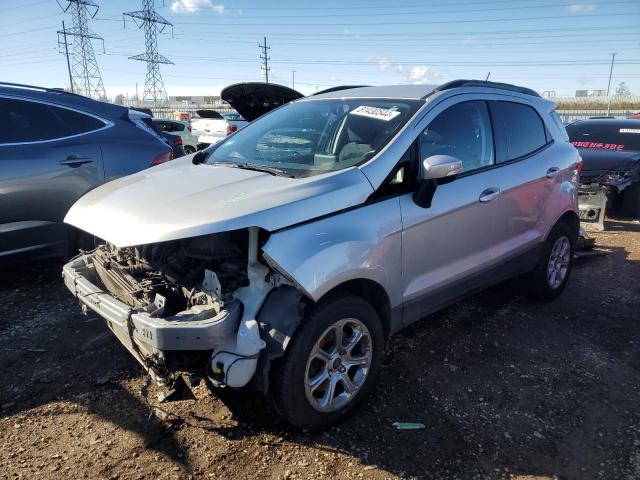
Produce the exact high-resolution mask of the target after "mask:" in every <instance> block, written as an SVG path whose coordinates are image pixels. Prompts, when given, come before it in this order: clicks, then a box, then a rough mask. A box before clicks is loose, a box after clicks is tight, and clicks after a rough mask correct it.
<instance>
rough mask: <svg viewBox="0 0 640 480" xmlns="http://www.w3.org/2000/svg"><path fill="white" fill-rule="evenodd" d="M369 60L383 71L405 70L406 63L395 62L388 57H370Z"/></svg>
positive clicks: (398, 71) (397, 71)
mask: <svg viewBox="0 0 640 480" xmlns="http://www.w3.org/2000/svg"><path fill="white" fill-rule="evenodd" d="M369 61H370V62H371V63H373V64H374V65H375V66H376V67H378V70H380V71H381V72H396V73H401V72H402V71H403V70H404V65H402V64H401V63H398V62H394V61H393V60H391V59H389V58H387V57H372V58H370V59H369Z"/></svg>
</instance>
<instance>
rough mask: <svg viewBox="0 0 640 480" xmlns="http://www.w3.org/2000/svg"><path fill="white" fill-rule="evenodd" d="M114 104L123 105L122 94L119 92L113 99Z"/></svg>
mask: <svg viewBox="0 0 640 480" xmlns="http://www.w3.org/2000/svg"><path fill="white" fill-rule="evenodd" d="M113 103H115V104H116V105H124V95H123V94H121V93H119V94H118V95H116V98H115V100H114V101H113Z"/></svg>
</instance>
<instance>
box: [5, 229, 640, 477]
mask: <svg viewBox="0 0 640 480" xmlns="http://www.w3.org/2000/svg"><path fill="white" fill-rule="evenodd" d="M608 228H609V229H610V231H609V232H607V233H601V234H595V235H594V236H595V238H596V240H597V244H598V250H599V251H602V252H604V253H606V254H605V255H603V256H598V257H592V258H586V259H582V260H580V261H579V262H578V264H577V266H576V269H575V270H574V276H573V278H572V281H571V282H570V285H569V286H568V288H567V290H566V292H565V293H564V295H563V296H562V297H561V298H560V299H559V300H557V301H556V302H554V303H552V304H547V305H539V304H534V303H531V302H529V301H527V300H525V298H524V297H522V296H520V295H519V294H518V291H517V288H515V286H514V285H513V284H502V285H499V286H497V287H495V288H492V289H490V290H488V291H486V292H484V293H482V294H480V295H478V296H475V297H473V298H469V299H468V300H465V301H463V302H460V303H459V304H457V305H454V306H452V307H450V308H448V309H446V310H445V311H443V312H441V313H439V314H436V315H434V316H432V317H430V318H429V319H427V320H425V321H423V322H420V323H419V324H417V325H414V326H412V327H410V328H408V329H407V330H405V331H403V332H402V333H401V334H399V335H397V336H396V337H394V338H392V339H391V340H390V342H389V344H388V347H387V349H386V356H385V360H384V365H383V369H382V372H381V377H380V379H379V380H380V381H379V384H378V388H377V389H376V391H375V394H374V395H373V396H372V398H371V399H370V400H369V401H368V402H367V403H366V404H364V405H362V407H361V408H359V409H358V410H357V412H356V413H355V414H354V415H353V416H352V417H351V418H349V419H348V420H347V421H345V422H344V423H343V424H341V425H340V426H338V427H335V428H333V429H331V430H329V431H326V432H324V433H309V432H304V431H299V430H296V429H294V428H291V427H289V426H288V425H287V424H285V423H284V422H283V421H282V420H280V419H279V418H278V417H277V416H275V414H274V413H273V412H272V410H271V409H270V407H269V406H268V405H267V404H266V402H265V401H264V400H263V399H262V397H261V396H260V395H258V394H255V393H254V394H251V393H246V392H235V391H230V390H222V391H219V392H217V393H216V394H215V395H212V394H211V393H209V391H208V390H207V388H206V386H205V385H204V384H201V385H200V386H198V387H197V388H195V389H194V391H193V394H194V396H195V397H196V398H195V399H187V400H182V401H178V402H172V403H164V404H161V405H160V404H158V403H157V401H156V400H155V392H154V390H153V388H151V391H150V393H149V399H150V400H149V402H150V404H148V403H147V402H146V401H145V397H144V396H143V395H142V394H141V390H144V388H143V387H144V384H145V382H144V376H143V374H142V371H141V369H140V367H138V365H137V364H136V363H135V362H134V361H133V360H132V359H131V358H130V357H129V355H128V353H127V352H126V350H125V349H124V348H123V347H121V346H120V345H119V344H118V343H117V342H116V340H115V339H114V338H113V337H112V335H111V334H110V333H108V331H107V328H106V327H105V325H104V324H103V323H102V321H101V320H99V319H95V318H89V319H87V318H86V317H84V316H83V315H82V314H81V313H80V309H79V307H78V305H77V303H76V301H75V300H74V299H73V297H72V296H71V295H70V294H69V293H68V292H67V291H66V289H65V288H64V286H63V285H62V282H61V279H60V270H61V268H60V267H61V263H60V262H44V263H37V264H30V265H20V266H17V267H11V268H7V267H3V268H2V273H3V274H2V275H1V276H0V404H1V408H2V409H1V410H0V477H1V478H25V479H32V478H47V479H49V478H69V479H70V478H111V479H116V478H118V479H129V478H131V479H143V478H225V479H226V478H231V479H236V478H242V479H248V478H266V479H282V478H285V479H287V478H291V479H297V478H341V479H342V478H344V479H346V478H367V479H368V478H373V479H386V478H414V477H415V478H447V479H455V478H459V479H468V478H483V479H484V478H504V479H519V480H524V479H528V480H533V479H548V478H559V479H592V478H593V479H600V478H602V479H607V480H612V479H640V353H639V350H638V347H639V346H640V222H638V221H624V220H616V221H611V222H608ZM152 399H153V400H152ZM158 406H159V407H161V408H162V409H163V410H158V409H157V408H156V407H158ZM151 412H155V414H152V413H151ZM395 421H406V422H423V423H424V424H425V425H426V428H425V429H424V430H414V431H396V430H395V429H394V428H393V426H392V423H393V422H395Z"/></svg>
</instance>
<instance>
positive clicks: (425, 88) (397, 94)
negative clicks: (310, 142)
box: [307, 85, 437, 100]
mask: <svg viewBox="0 0 640 480" xmlns="http://www.w3.org/2000/svg"><path fill="white" fill-rule="evenodd" d="M436 87H437V85H384V86H381V87H360V88H349V89H345V90H336V91H333V92H327V93H320V94H318V95H313V96H311V97H307V98H309V99H310V100H315V99H318V98H364V97H366V98H407V99H415V100H419V99H422V98H424V97H426V96H427V95H429V94H430V93H431V92H433V90H434V89H435V88H436Z"/></svg>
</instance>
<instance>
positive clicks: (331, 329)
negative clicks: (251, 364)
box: [270, 295, 384, 429]
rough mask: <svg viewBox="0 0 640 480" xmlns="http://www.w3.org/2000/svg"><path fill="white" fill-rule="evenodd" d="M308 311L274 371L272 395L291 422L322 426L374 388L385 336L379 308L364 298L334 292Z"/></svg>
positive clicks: (272, 375) (340, 417) (345, 413)
mask: <svg viewBox="0 0 640 480" xmlns="http://www.w3.org/2000/svg"><path fill="white" fill-rule="evenodd" d="M309 310H310V311H309V313H308V314H307V315H305V320H304V322H303V323H302V324H301V325H300V327H299V328H298V330H297V331H296V334H295V336H294V337H293V339H292V341H291V343H290V344H289V348H288V349H287V351H286V352H285V354H284V356H283V357H282V358H281V359H279V360H278V361H277V362H276V363H275V364H274V366H273V368H272V370H271V373H270V377H271V382H270V383H271V388H270V400H271V402H272V403H273V405H274V407H275V410H276V411H277V412H278V413H279V414H280V415H281V416H282V417H284V419H285V420H287V421H288V422H290V423H292V424H294V425H296V426H298V427H302V428H309V429H320V428H325V427H328V426H330V425H333V424H335V423H337V422H339V421H340V420H342V419H343V418H344V417H345V416H346V415H347V414H348V413H349V412H351V411H352V410H353V408H355V406H356V405H357V404H358V403H359V402H361V401H362V400H363V399H364V398H365V397H366V396H367V395H368V394H369V393H370V391H371V389H372V387H373V386H374V384H375V379H376V376H377V373H378V370H379V367H380V359H381V357H382V347H383V343H384V335H383V331H382V325H381V323H380V319H379V317H378V315H377V313H376V311H375V310H374V309H373V307H372V306H371V305H370V304H369V303H367V302H366V301H364V300H363V299H362V298H360V297H357V296H354V295H331V296H330V297H327V298H326V299H324V300H322V301H320V302H319V303H318V304H316V305H314V306H313V307H312V308H310V309H309ZM356 339H358V340H356Z"/></svg>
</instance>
